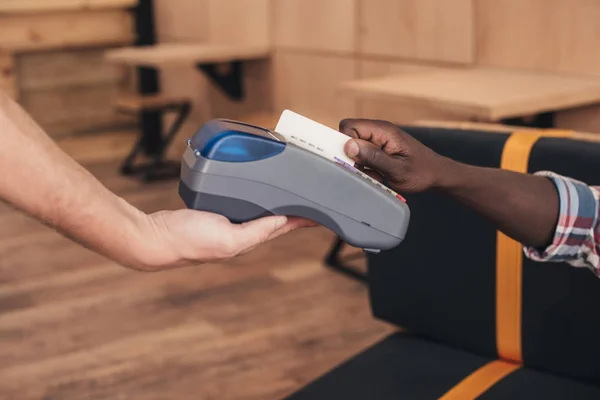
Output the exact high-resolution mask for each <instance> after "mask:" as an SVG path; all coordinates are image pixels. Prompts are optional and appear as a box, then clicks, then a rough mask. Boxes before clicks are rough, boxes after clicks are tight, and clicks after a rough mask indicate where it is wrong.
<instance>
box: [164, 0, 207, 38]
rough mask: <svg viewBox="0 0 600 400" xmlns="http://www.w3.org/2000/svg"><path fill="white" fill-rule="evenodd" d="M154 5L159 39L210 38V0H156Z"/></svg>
mask: <svg viewBox="0 0 600 400" xmlns="http://www.w3.org/2000/svg"><path fill="white" fill-rule="evenodd" d="M154 7H155V18H156V27H157V31H158V38H159V41H161V42H177V41H183V42H202V41H206V40H208V37H209V26H208V24H209V16H208V0H155V2H154Z"/></svg>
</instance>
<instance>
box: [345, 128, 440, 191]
mask: <svg viewBox="0 0 600 400" xmlns="http://www.w3.org/2000/svg"><path fill="white" fill-rule="evenodd" d="M339 130H340V132H342V133H344V134H345V135H348V136H350V137H352V138H353V139H352V140H349V141H348V142H347V143H346V146H345V152H346V154H347V155H348V157H350V158H352V159H353V160H354V161H355V162H356V163H357V167H358V168H359V169H362V170H363V171H365V172H366V173H367V174H369V175H370V176H371V177H373V178H375V179H378V180H379V181H382V179H381V178H382V177H383V181H385V183H386V185H388V186H389V187H390V188H392V189H394V190H396V191H398V192H404V193H415V192H422V191H425V190H428V189H431V188H434V187H436V186H437V185H438V183H439V180H440V178H441V175H442V173H443V171H444V164H445V163H446V162H448V160H447V159H446V158H444V157H442V156H440V155H439V154H437V153H435V152H434V151H433V150H431V149H429V148H428V147H426V146H425V145H423V144H421V143H420V142H419V141H418V140H416V139H415V138H413V137H412V136H410V135H409V134H407V133H406V132H404V131H402V130H401V129H400V128H398V127H397V126H396V125H394V124H392V123H390V122H387V121H380V120H367V119H344V120H342V121H341V122H340V125H339ZM379 174H380V176H378V175H379Z"/></svg>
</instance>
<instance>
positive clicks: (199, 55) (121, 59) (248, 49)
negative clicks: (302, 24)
mask: <svg viewBox="0 0 600 400" xmlns="http://www.w3.org/2000/svg"><path fill="white" fill-rule="evenodd" d="M105 54H106V59H107V60H108V61H110V62H114V63H119V64H125V65H131V66H146V67H164V66H169V65H191V66H193V65H196V64H202V63H220V62H229V61H245V60H252V59H260V58H265V57H268V56H269V54H270V50H269V49H268V48H266V47H262V46H260V47H255V46H236V45H218V44H202V43H165V44H158V45H155V46H145V47H126V48H121V49H115V50H109V51H107V52H106V53H105Z"/></svg>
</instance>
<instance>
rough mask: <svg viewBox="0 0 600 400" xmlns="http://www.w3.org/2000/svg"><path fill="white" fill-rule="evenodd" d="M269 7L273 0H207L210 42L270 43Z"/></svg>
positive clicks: (251, 44)
mask: <svg viewBox="0 0 600 400" xmlns="http://www.w3.org/2000/svg"><path fill="white" fill-rule="evenodd" d="M270 6H271V1H270V0H208V17H209V23H208V25H209V35H208V36H209V40H210V42H211V43H219V44H244V45H249V46H270V45H271V19H270V16H271V8H270Z"/></svg>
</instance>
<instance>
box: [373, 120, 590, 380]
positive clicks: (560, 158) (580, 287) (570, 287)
mask: <svg viewBox="0 0 600 400" xmlns="http://www.w3.org/2000/svg"><path fill="white" fill-rule="evenodd" d="M403 128H404V129H405V130H406V131H407V132H408V133H410V134H411V135H413V136H414V137H415V138H417V139H418V140H419V141H421V142H422V143H424V144H425V145H427V146H429V147H431V148H432V149H434V150H435V151H437V152H439V153H441V154H443V155H445V156H448V157H451V158H453V159H455V160H458V161H461V162H464V163H468V164H473V165H479V166H485V167H499V166H500V162H501V157H502V153H503V151H504V148H505V143H506V141H507V139H508V138H509V136H510V134H509V133H489V132H483V131H467V130H454V129H432V128H423V127H403ZM528 168H529V172H535V171H540V170H552V171H554V172H557V173H559V174H563V175H565V176H569V177H573V178H575V179H578V180H581V181H584V182H586V183H588V184H590V185H598V184H600V144H598V143H590V142H584V141H577V140H570V139H559V138H541V139H539V140H538V141H537V142H536V144H535V145H534V146H533V149H532V151H531V154H530V157H529V166H528ZM406 197H407V201H408V204H409V206H410V208H411V223H410V227H409V230H408V233H407V238H406V240H405V242H404V243H402V244H401V245H400V246H399V247H397V248H396V249H393V250H391V251H388V252H383V253H381V254H379V255H369V276H370V296H371V305H372V309H373V312H374V315H375V316H376V317H378V318H380V319H383V320H385V321H388V322H391V323H393V324H396V325H397V326H399V327H402V328H404V329H406V330H408V331H412V332H415V333H418V334H421V335H425V336H428V337H430V338H432V339H435V340H438V341H442V342H445V343H448V344H450V345H453V346H456V347H460V348H463V349H465V350H468V351H471V352H474V353H478V354H482V355H487V356H492V357H503V354H502V351H499V349H498V339H499V334H498V333H497V332H498V328H502V327H504V325H503V324H507V323H512V324H515V323H516V324H520V329H518V331H516V332H517V335H518V336H519V337H518V341H519V342H520V347H521V354H520V360H516V361H522V362H523V363H524V364H525V365H528V366H530V367H533V368H538V369H541V370H546V371H550V372H553V373H556V374H560V375H564V376H569V377H572V378H575V379H578V380H581V381H585V382H589V383H592V384H594V385H598V386H600V341H599V340H598V338H599V337H600V311H599V310H597V307H598V305H600V279H599V278H596V277H595V276H594V275H593V274H592V273H591V272H590V271H588V270H586V269H578V268H574V267H571V266H568V265H566V264H562V263H561V264H559V263H554V264H550V263H545V264H544V263H536V262H533V261H530V260H528V259H525V258H524V257H523V266H522V271H521V273H520V276H519V278H520V281H521V282H522V288H521V289H520V290H517V293H521V299H520V300H519V301H518V303H517V307H518V308H519V309H518V310H517V311H516V316H515V318H517V319H518V320H517V321H516V322H515V321H508V322H507V321H503V320H499V321H497V312H496V311H497V302H498V301H499V299H501V298H502V297H500V296H499V295H498V293H497V288H498V283H499V282H498V279H497V262H496V256H497V254H496V252H497V251H496V250H497V248H496V245H497V231H496V230H495V228H494V227H493V226H492V225H491V224H490V223H489V222H488V221H486V220H485V219H483V218H481V217H480V216H479V215H477V214H476V213H474V212H472V211H470V210H468V209H466V208H465V207H463V206H461V205H459V204H458V203H456V202H455V201H453V200H451V199H449V198H446V197H444V196H442V195H440V194H436V193H427V194H418V195H408V196H406ZM498 201H502V199H498ZM540 201H543V199H541V200H540ZM510 285H512V283H511V282H509V286H510ZM504 287H506V282H504ZM517 289H518V288H517ZM499 325H503V326H502V327H500V326H499ZM517 326H518V325H517ZM500 332H502V329H500ZM519 334H520V335H519Z"/></svg>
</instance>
